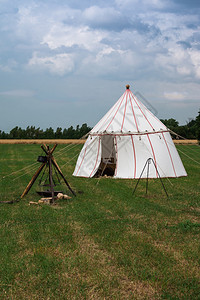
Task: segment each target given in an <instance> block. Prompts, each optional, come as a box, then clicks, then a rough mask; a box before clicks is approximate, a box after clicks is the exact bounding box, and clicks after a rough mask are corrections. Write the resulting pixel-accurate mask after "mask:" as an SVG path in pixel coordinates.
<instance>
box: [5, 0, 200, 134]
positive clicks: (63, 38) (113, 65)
mask: <svg viewBox="0 0 200 300" xmlns="http://www.w3.org/2000/svg"><path fill="white" fill-rule="evenodd" d="M127 83H129V84H130V85H131V90H132V91H133V92H134V93H137V94H138V95H139V93H140V95H142V98H143V99H146V100H147V101H146V104H147V106H148V103H149V104H151V106H153V108H154V112H156V113H157V116H158V117H159V118H175V119H177V120H178V121H179V122H180V124H185V123H186V122H187V121H188V120H189V119H190V118H195V117H196V116H197V113H198V110H199V109H200V2H199V0H107V1H105V0H104V1H100V0H95V1H94V0H81V1H80V0H79V1H78V0H29V1H27V0H26V1H25V0H12V1H10V0H0V103H1V108H0V129H1V130H4V131H9V130H10V129H12V128H13V127H15V126H20V127H22V128H26V127H27V126H28V125H34V126H36V127H40V128H43V129H46V128H47V127H50V126H52V127H53V128H57V127H59V126H60V127H62V128H64V127H69V126H71V125H73V126H76V125H77V124H80V125H81V124H82V123H87V124H88V125H90V126H94V125H95V124H96V123H97V122H98V120H99V119H100V118H101V117H102V116H103V115H104V114H105V113H106V112H107V110H108V109H109V108H110V107H111V106H112V105H113V104H114V103H115V101H116V100H118V98H119V97H120V96H121V95H122V93H123V92H124V91H125V85H126V84H127Z"/></svg>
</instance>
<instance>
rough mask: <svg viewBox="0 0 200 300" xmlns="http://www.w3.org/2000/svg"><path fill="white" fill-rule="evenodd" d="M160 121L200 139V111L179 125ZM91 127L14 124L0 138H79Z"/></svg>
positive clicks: (170, 127) (185, 135) (179, 132)
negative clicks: (54, 127)
mask: <svg viewBox="0 0 200 300" xmlns="http://www.w3.org/2000/svg"><path fill="white" fill-rule="evenodd" d="M161 122H163V123H164V124H165V126H167V128H169V129H171V130H172V131H174V132H175V133H177V134H178V135H180V136H182V137H184V138H186V139H197V140H199V141H200V111H199V112H198V115H197V117H196V118H195V119H193V120H191V121H189V122H188V123H187V124H186V125H183V126H180V125H179V122H178V121H176V120H175V119H173V118H171V119H161ZM91 129H92V128H91V127H89V126H88V125H87V124H86V123H84V124H82V126H79V125H77V126H76V128H74V127H73V126H70V127H69V128H64V129H62V128H61V127H57V129H56V130H54V129H53V128H52V127H49V128H47V129H46V130H43V129H41V128H40V127H38V128H36V127H35V126H28V127H27V128H26V129H22V128H21V127H18V126H16V127H15V128H13V129H12V130H11V131H10V132H9V133H5V132H4V131H1V130H0V139H80V138H81V137H83V136H84V135H86V134H87V133H88V132H89V131H90V130H91Z"/></svg>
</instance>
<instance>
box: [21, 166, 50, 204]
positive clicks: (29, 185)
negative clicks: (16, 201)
mask: <svg viewBox="0 0 200 300" xmlns="http://www.w3.org/2000/svg"><path fill="white" fill-rule="evenodd" d="M45 165H46V163H43V164H42V165H41V166H40V167H39V169H38V170H37V171H36V172H35V174H34V175H33V177H32V179H31V180H30V182H29V184H28V185H27V187H26V188H25V190H24V192H23V193H22V195H21V199H22V198H23V197H24V196H25V195H26V194H28V192H29V191H30V189H31V187H32V185H33V184H34V182H35V181H36V179H37V177H38V176H39V175H40V172H41V171H42V169H43V168H44V166H45Z"/></svg>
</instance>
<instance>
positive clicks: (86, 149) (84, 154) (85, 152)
mask: <svg viewBox="0 0 200 300" xmlns="http://www.w3.org/2000/svg"><path fill="white" fill-rule="evenodd" d="M86 150H87V146H86V147H85V151H84V154H83V158H82V161H81V163H80V166H79V168H78V170H77V172H76V175H75V176H77V174H78V172H79V170H80V168H81V165H82V163H83V160H84V158H85V154H86Z"/></svg>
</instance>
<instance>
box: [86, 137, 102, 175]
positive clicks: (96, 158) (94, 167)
mask: <svg viewBox="0 0 200 300" xmlns="http://www.w3.org/2000/svg"><path fill="white" fill-rule="evenodd" d="M100 140H101V139H100V138H99V144H98V151H97V158H96V162H95V165H94V169H93V170H92V172H91V173H90V176H89V177H91V175H92V173H93V172H94V170H95V168H96V165H97V161H98V157H99V148H100Z"/></svg>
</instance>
